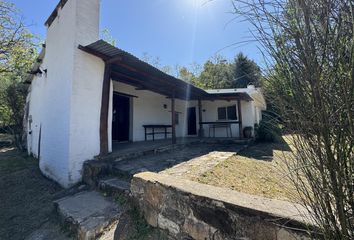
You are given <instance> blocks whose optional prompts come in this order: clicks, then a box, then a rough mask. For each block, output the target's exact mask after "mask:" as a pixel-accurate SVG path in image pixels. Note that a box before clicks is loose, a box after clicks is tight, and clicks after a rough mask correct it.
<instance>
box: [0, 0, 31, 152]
mask: <svg viewBox="0 0 354 240" xmlns="http://www.w3.org/2000/svg"><path fill="white" fill-rule="evenodd" d="M0 13H1V15H0V128H4V129H5V130H6V132H7V133H10V134H12V135H13V136H14V139H15V143H16V145H17V147H19V148H20V149H21V148H22V143H21V142H22V141H21V140H22V123H23V122H22V121H23V114H24V108H25V102H26V101H25V99H26V94H27V86H26V85H24V84H23V82H24V80H25V78H26V77H27V75H28V72H29V70H30V68H31V66H32V63H33V62H34V59H35V57H36V45H35V44H34V40H35V38H34V36H33V35H32V34H30V33H29V32H28V31H27V29H26V28H25V26H24V24H23V23H22V22H21V16H20V15H19V12H18V10H17V9H16V8H15V6H14V5H13V4H10V3H7V2H5V1H0Z"/></svg>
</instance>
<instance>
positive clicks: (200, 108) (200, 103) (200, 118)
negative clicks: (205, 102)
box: [198, 99, 204, 137]
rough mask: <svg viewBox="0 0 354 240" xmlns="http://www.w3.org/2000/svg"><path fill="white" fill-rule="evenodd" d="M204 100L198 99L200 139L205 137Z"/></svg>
mask: <svg viewBox="0 0 354 240" xmlns="http://www.w3.org/2000/svg"><path fill="white" fill-rule="evenodd" d="M202 111H203V110H202V100H201V99H198V113H199V132H198V136H199V137H204V129H203V124H202V122H203V114H202Z"/></svg>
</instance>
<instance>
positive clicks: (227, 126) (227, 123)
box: [199, 121, 241, 137]
mask: <svg viewBox="0 0 354 240" xmlns="http://www.w3.org/2000/svg"><path fill="white" fill-rule="evenodd" d="M199 124H201V125H209V137H210V135H211V134H210V131H211V130H213V137H215V129H216V128H224V129H226V136H227V137H229V132H230V137H232V129H231V125H232V124H241V123H240V121H215V122H200V123H199Z"/></svg>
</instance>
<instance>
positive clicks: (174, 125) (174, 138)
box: [171, 92, 177, 144]
mask: <svg viewBox="0 0 354 240" xmlns="http://www.w3.org/2000/svg"><path fill="white" fill-rule="evenodd" d="M171 114H172V144H176V142H177V141H176V109H175V93H174V92H173V94H172V97H171Z"/></svg>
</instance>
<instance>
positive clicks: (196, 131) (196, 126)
mask: <svg viewBox="0 0 354 240" xmlns="http://www.w3.org/2000/svg"><path fill="white" fill-rule="evenodd" d="M191 108H194V112H195V134H189V129H188V128H189V109H191ZM186 115H187V136H196V135H198V124H197V123H198V117H197V107H195V106H190V107H187V114H186Z"/></svg>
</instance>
